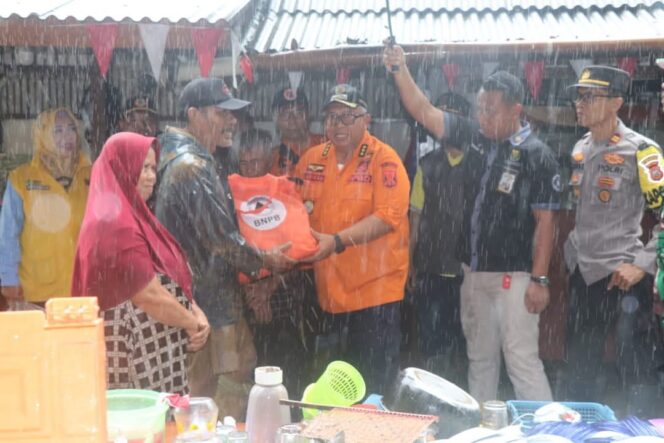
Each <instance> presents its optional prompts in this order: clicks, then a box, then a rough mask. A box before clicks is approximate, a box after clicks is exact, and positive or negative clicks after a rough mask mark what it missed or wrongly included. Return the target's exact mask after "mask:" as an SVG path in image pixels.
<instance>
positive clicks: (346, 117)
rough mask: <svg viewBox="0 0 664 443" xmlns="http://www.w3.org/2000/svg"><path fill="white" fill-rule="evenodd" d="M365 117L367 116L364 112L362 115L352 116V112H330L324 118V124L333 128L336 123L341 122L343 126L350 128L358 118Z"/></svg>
mask: <svg viewBox="0 0 664 443" xmlns="http://www.w3.org/2000/svg"><path fill="white" fill-rule="evenodd" d="M365 115H367V113H366V112H365V113H364V114H353V113H352V112H345V113H343V114H335V113H334V112H331V113H329V114H327V115H326V116H325V124H326V125H330V126H334V125H336V124H337V123H338V122H341V123H343V124H344V126H350V125H352V124H354V123H355V120H357V119H358V118H360V117H364V116H365Z"/></svg>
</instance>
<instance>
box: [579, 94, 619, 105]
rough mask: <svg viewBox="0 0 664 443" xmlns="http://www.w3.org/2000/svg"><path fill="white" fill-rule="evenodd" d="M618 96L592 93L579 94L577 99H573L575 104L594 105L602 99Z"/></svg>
mask: <svg viewBox="0 0 664 443" xmlns="http://www.w3.org/2000/svg"><path fill="white" fill-rule="evenodd" d="M615 97H618V96H617V95H604V94H593V93H592V92H586V93H583V94H577V96H576V97H574V98H572V101H573V102H574V103H584V104H589V105H591V104H593V103H595V102H596V101H597V100H598V99H600V98H615Z"/></svg>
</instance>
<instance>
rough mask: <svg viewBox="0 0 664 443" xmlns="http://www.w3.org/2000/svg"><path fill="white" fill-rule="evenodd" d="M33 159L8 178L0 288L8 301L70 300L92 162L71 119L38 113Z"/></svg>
mask: <svg viewBox="0 0 664 443" xmlns="http://www.w3.org/2000/svg"><path fill="white" fill-rule="evenodd" d="M32 136H33V144H34V148H33V158H32V161H31V162H30V163H26V164H23V165H21V166H19V167H18V168H16V169H14V170H13V171H12V172H11V173H10V174H9V179H8V181H7V188H6V189H5V194H4V197H3V200H2V210H1V211H0V251H2V253H1V254H0V285H1V287H2V295H3V296H4V297H5V298H6V299H7V301H9V302H12V301H21V300H25V301H28V302H31V303H43V302H45V301H46V300H48V299H49V298H51V297H68V296H69V295H70V288H71V276H72V269H73V264H74V254H75V251H76V240H77V238H78V232H79V229H80V226H81V221H82V220H83V213H84V211H85V203H86V200H87V197H88V187H89V184H90V159H89V158H88V156H87V155H86V154H85V153H84V152H83V150H82V146H83V138H82V136H81V133H80V131H79V128H78V124H77V120H76V118H75V117H74V115H73V114H72V113H71V111H69V110H68V109H65V108H58V109H54V110H49V111H45V112H42V113H41V114H40V115H39V116H38V117H37V120H36V121H35V123H34V125H33V131H32Z"/></svg>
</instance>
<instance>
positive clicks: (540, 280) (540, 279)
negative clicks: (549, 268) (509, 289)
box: [530, 275, 549, 286]
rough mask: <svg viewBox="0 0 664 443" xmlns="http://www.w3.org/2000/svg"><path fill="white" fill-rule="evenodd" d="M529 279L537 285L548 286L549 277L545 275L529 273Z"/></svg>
mask: <svg viewBox="0 0 664 443" xmlns="http://www.w3.org/2000/svg"><path fill="white" fill-rule="evenodd" d="M530 281H532V282H534V283H537V284H538V285H542V286H549V277H547V276H546V275H538V276H535V275H531V276H530Z"/></svg>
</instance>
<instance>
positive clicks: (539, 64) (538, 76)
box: [523, 60, 544, 100]
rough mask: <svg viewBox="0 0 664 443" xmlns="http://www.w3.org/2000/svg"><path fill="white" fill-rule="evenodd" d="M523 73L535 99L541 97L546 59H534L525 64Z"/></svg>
mask: <svg viewBox="0 0 664 443" xmlns="http://www.w3.org/2000/svg"><path fill="white" fill-rule="evenodd" d="M523 73H524V75H525V77H526V83H528V87H529V88H530V94H531V95H532V96H533V98H534V99H535V100H537V99H538V98H539V93H540V89H541V88H542V80H544V60H532V61H529V62H525V63H524V64H523Z"/></svg>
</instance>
